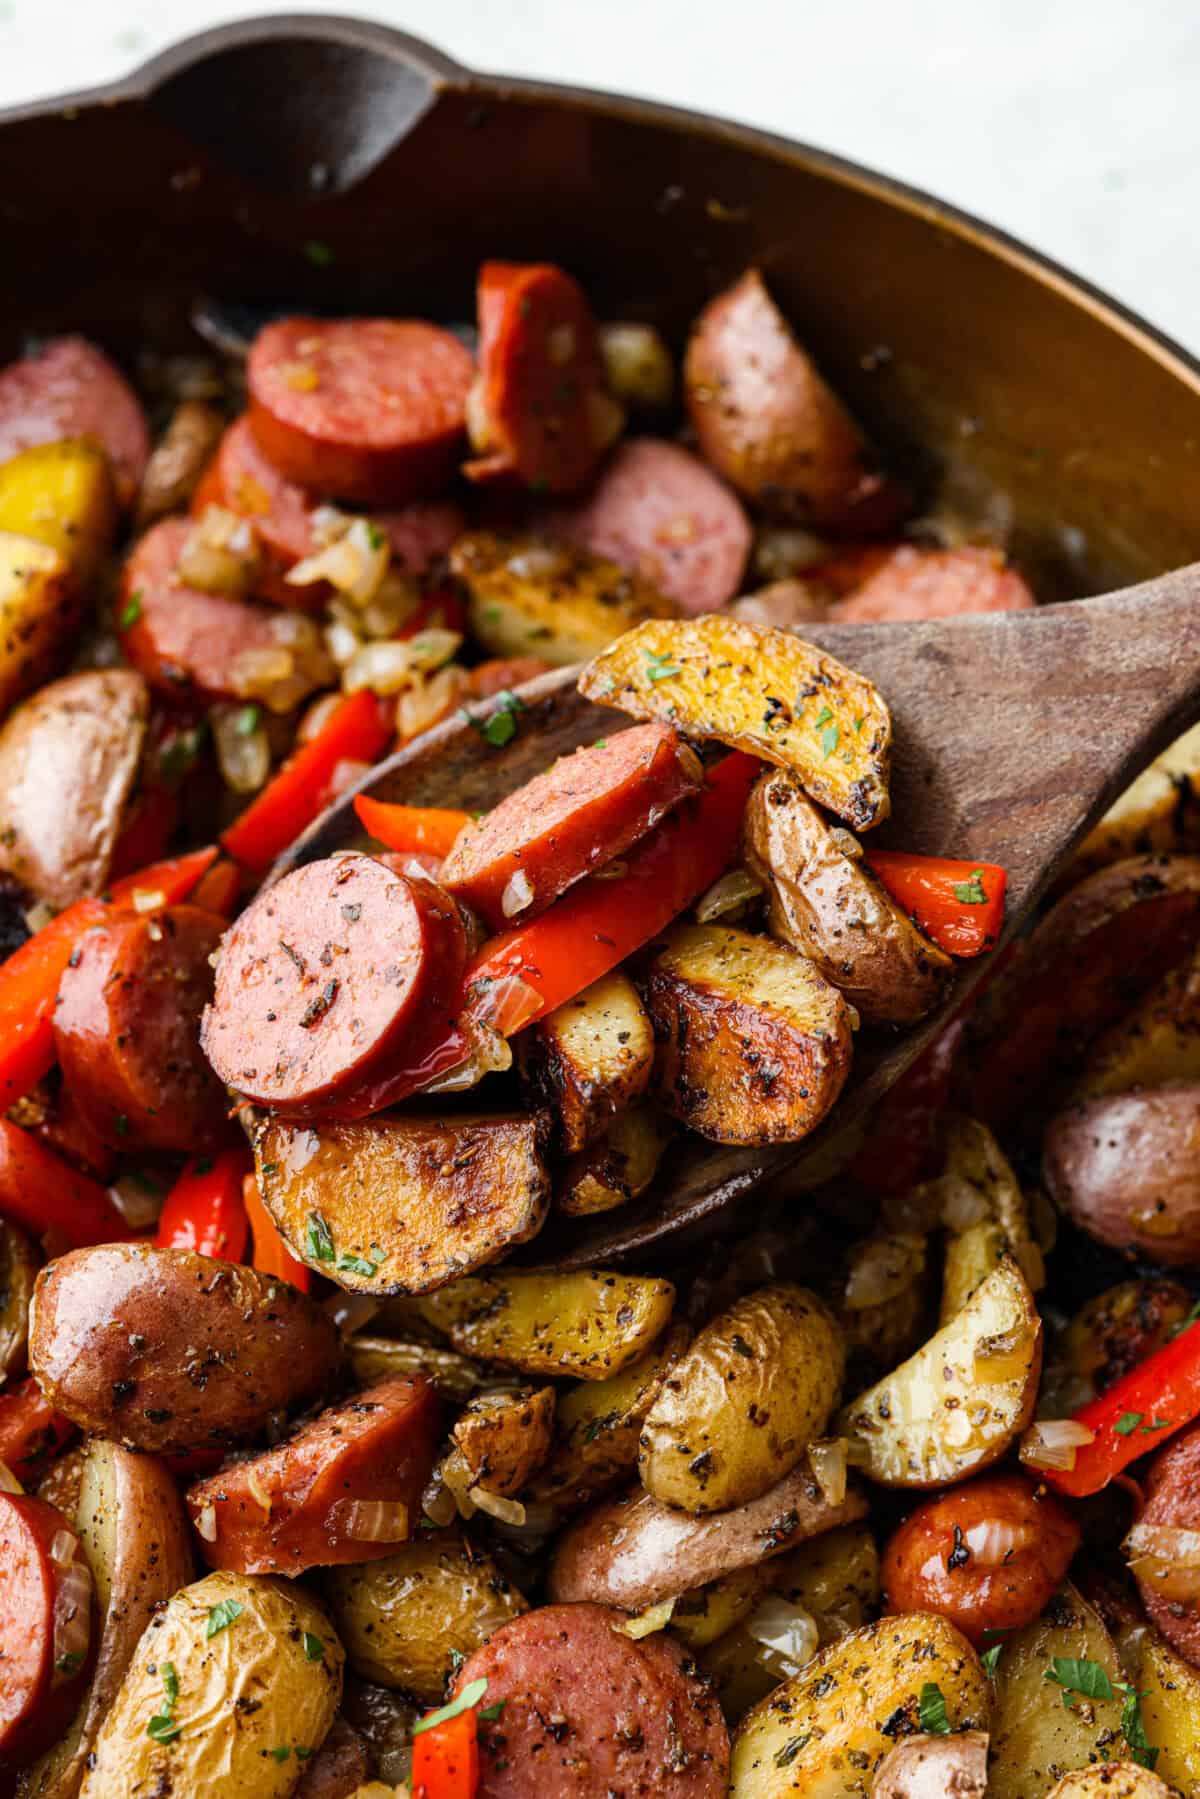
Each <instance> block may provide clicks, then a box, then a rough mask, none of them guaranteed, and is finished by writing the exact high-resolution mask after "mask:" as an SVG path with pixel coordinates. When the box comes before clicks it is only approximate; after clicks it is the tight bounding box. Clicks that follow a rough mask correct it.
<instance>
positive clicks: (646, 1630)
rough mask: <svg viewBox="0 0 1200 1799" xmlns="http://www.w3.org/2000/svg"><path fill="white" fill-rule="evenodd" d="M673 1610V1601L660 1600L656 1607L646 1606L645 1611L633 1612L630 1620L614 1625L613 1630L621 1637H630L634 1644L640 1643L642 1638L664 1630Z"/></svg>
mask: <svg viewBox="0 0 1200 1799" xmlns="http://www.w3.org/2000/svg"><path fill="white" fill-rule="evenodd" d="M674 1610H675V1601H674V1600H673V1599H660V1600H659V1601H658V1603H657V1605H648V1606H647V1607H646V1609H645V1611H642V1612H635V1613H634V1615H633V1617H632V1618H626V1619H624V1620H623V1622H622V1623H620V1624H614V1625H613V1629H614V1630H616V1631H619V1632H620V1634H621V1635H622V1636H623V1637H632V1639H633V1641H634V1642H635V1643H640V1642H641V1640H642V1638H643V1637H652V1636H653V1635H654V1633H655V1631H657V1630H665V1629H666V1627H667V1625H668V1624H669V1623H670V1622H671V1614H672V1612H673V1611H674Z"/></svg>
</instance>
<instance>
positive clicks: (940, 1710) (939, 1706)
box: [917, 1680, 950, 1737]
mask: <svg viewBox="0 0 1200 1799" xmlns="http://www.w3.org/2000/svg"><path fill="white" fill-rule="evenodd" d="M917 1707H918V1710H919V1712H920V1717H921V1729H922V1730H927V1731H929V1732H930V1734H931V1735H933V1736H935V1737H948V1736H949V1735H950V1720H949V1718H948V1717H947V1716H946V1697H945V1694H944V1693H943V1692H942V1689H941V1687H939V1686H938V1684H937V1682H936V1681H933V1680H927V1681H926V1682H925V1685H924V1686H923V1687H922V1688H921V1696H920V1698H919V1700H918V1701H917Z"/></svg>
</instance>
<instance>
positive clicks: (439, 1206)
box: [254, 1112, 550, 1293]
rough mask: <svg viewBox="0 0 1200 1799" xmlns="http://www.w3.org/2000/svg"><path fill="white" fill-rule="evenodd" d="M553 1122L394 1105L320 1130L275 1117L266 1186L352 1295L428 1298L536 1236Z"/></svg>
mask: <svg viewBox="0 0 1200 1799" xmlns="http://www.w3.org/2000/svg"><path fill="white" fill-rule="evenodd" d="M548 1126H549V1120H548V1119H547V1118H546V1116H545V1115H544V1114H531V1113H511V1114H508V1113H493V1114H481V1113H480V1114H477V1113H466V1112H458V1113H453V1114H451V1113H447V1114H446V1115H445V1116H444V1117H439V1116H433V1115H430V1114H427V1113H417V1112H391V1113H384V1114H381V1115H380V1116H378V1117H375V1118H363V1119H359V1120H356V1121H355V1122H354V1123H352V1124H332V1123H326V1124H322V1126H321V1129H320V1131H319V1132H317V1131H316V1130H314V1129H313V1128H312V1127H311V1126H308V1125H304V1124H293V1123H288V1122H287V1121H286V1120H283V1119H274V1118H268V1119H265V1120H263V1121H262V1122H261V1123H260V1125H259V1127H258V1129H257V1131H256V1134H255V1143H254V1150H255V1160H256V1165H257V1172H258V1183H259V1188H260V1190H261V1192H262V1196H263V1200H264V1201H265V1203H266V1207H267V1210H268V1211H269V1212H270V1213H271V1215H272V1217H273V1218H274V1220H275V1222H276V1224H277V1225H278V1226H279V1229H280V1231H281V1232H282V1234H283V1236H284V1237H285V1238H286V1240H287V1242H288V1243H289V1244H290V1245H291V1248H292V1250H293V1253H294V1254H295V1255H297V1256H298V1257H299V1258H300V1260H301V1261H303V1262H307V1263H308V1265H309V1267H311V1268H315V1269H316V1270H317V1272H318V1273H319V1274H324V1275H327V1276H328V1277H329V1279H330V1280H334V1281H336V1282H337V1283H338V1285H339V1286H341V1287H345V1288H347V1289H348V1290H349V1291H350V1292H353V1293H427V1292H429V1291H431V1290H432V1289H433V1288H435V1287H441V1286H444V1285H445V1284H446V1282H447V1281H453V1280H457V1279H458V1277H459V1276H460V1275H464V1274H469V1273H470V1272H471V1271H472V1270H473V1269H475V1268H480V1267H483V1266H484V1265H485V1264H486V1263H488V1262H494V1261H495V1260H496V1258H497V1257H498V1256H499V1255H501V1254H502V1253H503V1252H504V1251H505V1250H506V1249H510V1248H512V1247H513V1246H514V1245H516V1244H518V1243H527V1242H528V1241H529V1239H530V1238H531V1237H533V1236H536V1234H537V1232H538V1231H539V1230H540V1229H541V1227H542V1224H543V1222H544V1220H545V1216H546V1211H547V1208H548V1206H549V1202H550V1177H549V1174H548V1173H547V1169H546V1163H545V1160H544V1154H543V1152H544V1148H545V1143H546V1138H547V1135H548ZM377 1252H378V1253H377Z"/></svg>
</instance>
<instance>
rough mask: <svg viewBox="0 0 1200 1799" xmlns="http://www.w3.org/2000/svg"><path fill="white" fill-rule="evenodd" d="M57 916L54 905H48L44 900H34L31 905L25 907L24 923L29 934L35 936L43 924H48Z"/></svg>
mask: <svg viewBox="0 0 1200 1799" xmlns="http://www.w3.org/2000/svg"><path fill="white" fill-rule="evenodd" d="M57 917H58V914H57V912H56V911H55V910H54V907H53V906H48V905H47V904H46V902H45V900H35V901H34V902H33V904H32V906H27V907H26V908H25V924H26V927H27V928H28V930H29V933H30V935H31V936H36V935H37V933H38V932H39V931H40V930H42V929H43V927H44V926H46V925H48V924H50V923H51V922H52V921H53V920H54V919H55V918H57Z"/></svg>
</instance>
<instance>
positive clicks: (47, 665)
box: [0, 531, 83, 717]
mask: <svg viewBox="0 0 1200 1799" xmlns="http://www.w3.org/2000/svg"><path fill="white" fill-rule="evenodd" d="M82 610H83V593H82V589H81V587H80V584H79V581H78V579H77V578H76V576H75V573H74V571H73V569H72V568H71V565H70V563H69V562H68V561H67V558H66V557H65V556H63V555H62V554H61V553H60V552H59V551H58V550H54V549H51V547H50V545H49V544H45V543H38V542H37V540H36V539H35V538H32V537H23V536H21V535H19V534H18V533H17V532H15V531H0V717H2V716H3V715H4V713H6V712H7V711H8V710H9V708H10V707H12V706H13V705H15V704H16V702H17V701H18V700H20V699H23V698H24V697H25V695H26V694H27V693H29V692H30V691H31V690H32V689H33V688H35V687H38V686H40V685H41V683H42V682H43V681H48V680H49V679H50V677H51V675H54V674H57V673H58V670H59V667H60V666H61V664H62V663H63V662H65V661H66V659H67V656H68V654H69V651H70V646H71V644H72V643H73V641H74V638H75V633H76V629H77V627H78V624H79V620H80V616H81V614H82Z"/></svg>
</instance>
